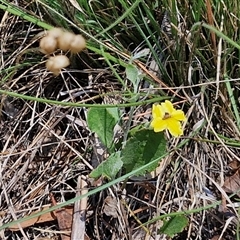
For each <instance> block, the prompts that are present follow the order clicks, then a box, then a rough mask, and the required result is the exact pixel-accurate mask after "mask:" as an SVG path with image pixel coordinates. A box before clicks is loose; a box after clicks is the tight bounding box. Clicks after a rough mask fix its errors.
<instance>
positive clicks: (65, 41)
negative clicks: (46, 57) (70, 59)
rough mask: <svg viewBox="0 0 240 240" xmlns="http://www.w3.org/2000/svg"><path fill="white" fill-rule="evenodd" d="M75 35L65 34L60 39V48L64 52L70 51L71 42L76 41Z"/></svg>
mask: <svg viewBox="0 0 240 240" xmlns="http://www.w3.org/2000/svg"><path fill="white" fill-rule="evenodd" d="M74 37H75V35H74V34H73V33H71V32H63V33H62V35H61V36H60V37H59V38H58V47H59V49H61V50H62V51H68V50H69V49H70V47H71V42H72V41H73V40H74Z"/></svg>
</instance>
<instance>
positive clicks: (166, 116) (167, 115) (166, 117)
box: [163, 112, 171, 120]
mask: <svg viewBox="0 0 240 240" xmlns="http://www.w3.org/2000/svg"><path fill="white" fill-rule="evenodd" d="M170 117H171V115H170V114H169V113H168V112H165V114H164V117H163V120H166V119H168V118H170Z"/></svg>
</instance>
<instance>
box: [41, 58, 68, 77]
mask: <svg viewBox="0 0 240 240" xmlns="http://www.w3.org/2000/svg"><path fill="white" fill-rule="evenodd" d="M68 65H70V61H69V59H68V58H67V57H66V56H65V55H58V56H54V57H50V58H49V59H48V60H47V62H46V68H47V69H48V70H49V71H50V72H52V73H53V74H54V75H56V76H57V75H59V73H60V71H61V69H62V68H65V67H67V66H68Z"/></svg>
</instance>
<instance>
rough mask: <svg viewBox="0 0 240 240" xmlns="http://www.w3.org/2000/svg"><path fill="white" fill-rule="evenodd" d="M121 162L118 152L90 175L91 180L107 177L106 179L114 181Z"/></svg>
mask: <svg viewBox="0 0 240 240" xmlns="http://www.w3.org/2000/svg"><path fill="white" fill-rule="evenodd" d="M122 165H123V162H122V160H121V156H120V152H116V153H113V154H111V155H110V156H109V157H108V158H107V159H106V160H105V161H104V162H102V163H101V164H99V165H98V167H97V168H96V169H94V170H93V171H92V172H91V173H90V175H89V176H90V177H91V178H99V177H101V176H103V177H107V178H108V179H110V180H111V179H114V178H115V176H116V174H117V173H118V172H119V170H120V169H121V168H122Z"/></svg>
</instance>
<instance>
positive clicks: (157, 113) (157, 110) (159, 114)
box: [152, 104, 165, 119]
mask: <svg viewBox="0 0 240 240" xmlns="http://www.w3.org/2000/svg"><path fill="white" fill-rule="evenodd" d="M164 114H165V113H164V112H163V109H162V107H161V106H160V105H159V104H153V106H152V115H153V119H154V118H163V116H164Z"/></svg>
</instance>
